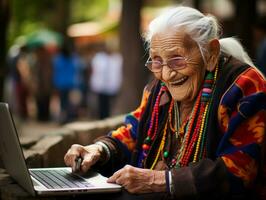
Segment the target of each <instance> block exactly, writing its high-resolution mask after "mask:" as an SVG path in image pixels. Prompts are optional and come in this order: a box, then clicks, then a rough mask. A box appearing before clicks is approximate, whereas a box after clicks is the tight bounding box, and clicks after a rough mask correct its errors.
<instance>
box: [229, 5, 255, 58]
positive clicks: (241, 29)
mask: <svg viewBox="0 0 266 200" xmlns="http://www.w3.org/2000/svg"><path fill="white" fill-rule="evenodd" d="M233 2H234V5H235V33H236V34H237V36H238V37H239V38H240V40H241V42H242V43H243V45H244V47H245V48H246V50H247V52H248V53H249V54H250V55H251V56H254V50H253V49H252V26H253V25H254V22H255V20H256V17H257V12H256V3H257V0H253V1H250V0H234V1H233Z"/></svg>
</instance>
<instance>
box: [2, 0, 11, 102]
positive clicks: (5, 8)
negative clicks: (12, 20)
mask: <svg viewBox="0 0 266 200" xmlns="http://www.w3.org/2000/svg"><path fill="white" fill-rule="evenodd" d="M9 11H10V10H9V0H0V27H1V31H0V101H3V96H4V79H5V75H6V71H7V70H6V69H7V67H6V53H7V29H8V23H9V14H10V13H9Z"/></svg>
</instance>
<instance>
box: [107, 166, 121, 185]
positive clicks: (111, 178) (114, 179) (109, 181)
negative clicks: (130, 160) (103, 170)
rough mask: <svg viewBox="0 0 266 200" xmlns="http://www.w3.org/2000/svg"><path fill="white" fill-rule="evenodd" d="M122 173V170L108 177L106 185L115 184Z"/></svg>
mask: <svg viewBox="0 0 266 200" xmlns="http://www.w3.org/2000/svg"><path fill="white" fill-rule="evenodd" d="M122 173H123V168H122V169H120V170H118V171H116V172H115V173H114V174H113V175H112V176H111V177H109V178H108V179H107V182H108V183H117V182H116V180H117V179H118V178H119V177H120V176H121V174H122Z"/></svg>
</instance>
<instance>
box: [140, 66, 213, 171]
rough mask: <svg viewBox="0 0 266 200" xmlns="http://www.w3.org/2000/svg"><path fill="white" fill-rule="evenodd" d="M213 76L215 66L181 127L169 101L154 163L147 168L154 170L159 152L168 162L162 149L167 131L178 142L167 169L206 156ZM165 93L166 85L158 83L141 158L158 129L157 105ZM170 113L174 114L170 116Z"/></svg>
mask: <svg viewBox="0 0 266 200" xmlns="http://www.w3.org/2000/svg"><path fill="white" fill-rule="evenodd" d="M217 73H218V67H216V69H215V72H214V74H213V73H212V72H208V73H207V74H206V76H205V80H204V84H203V87H202V89H201V91H200V92H199V95H198V97H197V99H196V101H195V104H194V106H193V109H192V113H191V115H190V116H189V117H187V119H186V120H185V121H184V122H183V123H182V125H181V126H180V116H179V109H178V104H177V103H176V102H174V100H173V99H172V100H171V103H170V106H169V109H168V117H167V118H168V119H167V121H166V123H165V126H164V129H163V136H162V139H161V143H160V145H159V148H158V151H157V154H156V156H155V160H154V162H153V164H152V165H151V169H153V168H154V167H155V165H156V163H157V161H158V159H159V156H160V155H161V154H162V152H163V157H164V159H168V157H169V152H168V151H167V150H164V149H165V143H166V140H167V131H171V132H172V133H173V134H175V136H176V139H178V140H179V141H180V145H179V147H178V150H177V152H176V155H175V156H173V157H172V159H171V163H170V164H169V167H170V168H173V167H176V168H179V167H183V166H187V165H188V163H189V162H197V161H199V160H201V159H202V158H203V157H205V156H206V145H205V144H206V125H207V122H208V116H209V111H210V104H211V102H212V94H213V90H214V89H215V82H216V78H217ZM165 91H167V88H166V86H165V85H164V84H161V88H160V91H159V93H158V95H157V97H156V101H155V106H154V109H153V113H152V117H151V121H150V125H149V129H148V133H147V137H146V139H145V141H144V144H143V146H142V149H143V153H144V154H143V155H144V157H146V156H147V153H148V151H149V149H150V145H151V144H152V142H153V140H154V138H155V135H156V132H157V130H158V116H159V103H160V98H161V95H162V93H163V92H165ZM173 110H174V111H175V112H174V115H173ZM173 116H174V122H176V123H174V126H173V124H172V121H173V119H172V117H173Z"/></svg>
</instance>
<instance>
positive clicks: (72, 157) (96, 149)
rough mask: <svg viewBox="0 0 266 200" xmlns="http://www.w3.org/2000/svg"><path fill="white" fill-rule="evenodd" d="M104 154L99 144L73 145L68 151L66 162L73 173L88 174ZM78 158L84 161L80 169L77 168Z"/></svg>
mask: <svg viewBox="0 0 266 200" xmlns="http://www.w3.org/2000/svg"><path fill="white" fill-rule="evenodd" d="M102 153H103V147H102V146H101V145H98V144H92V145H88V146H82V145H79V144H73V145H72V146H71V148H70V149H69V150H68V151H67V153H66V155H65V157H64V161H65V164H66V165H67V166H68V167H71V168H72V172H78V173H86V172H87V171H88V170H89V169H90V168H91V166H93V165H94V164H95V163H96V162H97V161H98V160H99V159H100V157H101V155H102ZM78 158H81V159H82V162H81V165H80V168H79V169H78V168H77V166H76V164H77V163H76V160H77V159H78Z"/></svg>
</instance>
